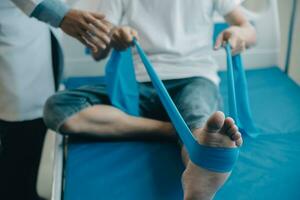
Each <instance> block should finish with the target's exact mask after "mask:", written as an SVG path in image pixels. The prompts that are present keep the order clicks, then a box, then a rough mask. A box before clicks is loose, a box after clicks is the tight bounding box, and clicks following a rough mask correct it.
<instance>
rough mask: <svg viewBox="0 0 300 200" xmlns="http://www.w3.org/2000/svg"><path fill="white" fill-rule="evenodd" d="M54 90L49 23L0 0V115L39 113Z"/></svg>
mask: <svg viewBox="0 0 300 200" xmlns="http://www.w3.org/2000/svg"><path fill="white" fill-rule="evenodd" d="M32 2H33V1H32ZM53 93H54V82H53V71H52V58H51V43H50V31H49V27H48V26H47V25H46V24H43V23H41V22H38V21H37V20H36V19H33V18H29V17H28V16H26V15H25V14H24V13H23V12H22V11H20V10H19V9H18V8H17V7H16V6H15V5H14V4H12V3H11V2H10V1H8V0H1V1H0V119H1V120H6V121H23V120H31V119H35V118H39V117H42V111H43V105H44V103H45V101H46V99H47V98H48V97H49V96H50V95H51V94H53Z"/></svg>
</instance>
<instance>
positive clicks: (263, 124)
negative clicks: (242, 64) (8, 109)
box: [63, 67, 300, 200]
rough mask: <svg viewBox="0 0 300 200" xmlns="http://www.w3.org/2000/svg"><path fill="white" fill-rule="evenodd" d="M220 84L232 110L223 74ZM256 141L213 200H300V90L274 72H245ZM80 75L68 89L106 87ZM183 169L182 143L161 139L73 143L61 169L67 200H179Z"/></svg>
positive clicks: (245, 149) (250, 142)
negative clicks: (257, 134) (257, 128)
mask: <svg viewBox="0 0 300 200" xmlns="http://www.w3.org/2000/svg"><path fill="white" fill-rule="evenodd" d="M220 76H221V78H222V83H221V92H222V94H223V98H224V103H225V111H226V112H227V107H226V106H227V105H226V102H227V96H226V94H227V92H226V90H227V89H226V85H225V83H226V76H225V73H220ZM247 78H248V84H249V95H250V103H251V107H252V112H253V115H254V119H255V121H256V122H257V126H258V127H259V128H260V129H261V130H262V131H263V134H262V135H260V136H259V137H257V138H255V139H252V138H245V142H244V146H243V147H242V149H241V154H240V158H239V160H238V163H237V165H236V167H235V169H234V171H233V173H232V176H231V177H230V179H229V181H228V182H227V183H226V184H225V186H224V187H223V188H222V189H221V190H220V191H219V192H218V193H217V195H216V197H215V199H217V200H218V199H220V200H221V199H222V200H244V199H245V200H253V199H254V200H260V199H273V200H277V199H278V200H279V199H280V200H282V199H289V200H293V199H295V200H297V199H300V190H299V189H298V188H299V185H300V170H299V169H300V156H299V155H300V145H299V144H300V142H299V141H300V87H299V86H298V85H296V84H295V83H294V82H293V81H292V80H291V79H289V78H288V76H286V74H284V73H283V72H281V71H280V69H279V68H277V67H269V68H264V69H255V70H248V71H247ZM103 82H104V80H103V78H99V77H88V78H84V77H80V78H70V79H68V80H67V81H66V86H67V88H76V87H79V86H81V85H85V84H99V83H103ZM183 169H184V167H183V164H182V162H181V158H180V152H179V149H178V148H177V145H176V144H175V143H174V142H171V141H162V140H151V141H145V140H144V141H142V140H127V141H116V140H114V141H110V140H88V139H87V138H74V137H70V138H69V139H68V141H67V156H66V159H65V168H64V184H65V185H64V191H63V196H64V199H65V200H79V199H84V200H96V199H97V200H99V199H104V200H116V199H120V200H140V199H143V200H177V199H178V200H179V199H182V196H183V192H182V188H181V182H180V177H181V173H182V171H183Z"/></svg>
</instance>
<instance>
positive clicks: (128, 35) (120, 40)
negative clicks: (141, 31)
mask: <svg viewBox="0 0 300 200" xmlns="http://www.w3.org/2000/svg"><path fill="white" fill-rule="evenodd" d="M134 37H136V38H138V34H137V32H136V31H135V30H133V29H131V28H130V27H121V28H116V29H115V31H114V32H113V34H112V41H113V47H114V48H116V49H118V50H123V49H126V48H128V47H130V46H132V44H133V43H132V41H133V38H134Z"/></svg>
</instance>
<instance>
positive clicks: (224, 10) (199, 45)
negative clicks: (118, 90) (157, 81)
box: [98, 0, 241, 84]
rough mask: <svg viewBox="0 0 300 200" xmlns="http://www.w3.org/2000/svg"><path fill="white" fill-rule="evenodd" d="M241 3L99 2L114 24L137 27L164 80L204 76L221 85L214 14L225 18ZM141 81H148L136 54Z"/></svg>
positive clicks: (178, 0) (172, 0)
mask: <svg viewBox="0 0 300 200" xmlns="http://www.w3.org/2000/svg"><path fill="white" fill-rule="evenodd" d="M240 2H241V0H99V1H98V11H101V12H103V13H104V14H105V15H106V17H107V19H108V20H110V21H111V22H112V23H114V24H118V25H128V26H130V27H133V28H135V29H136V30H137V31H138V33H139V37H140V43H141V46H142V48H143V49H144V50H145V52H146V53H147V54H148V56H149V59H150V61H151V62H152V63H153V65H154V67H155V70H156V72H157V73H158V75H159V76H160V78H161V79H163V80H166V79H178V78H185V77H194V76H201V77H206V78H208V79H210V80H212V81H213V82H214V83H216V84H218V83H219V78H218V75H217V70H218V66H217V63H216V62H215V60H214V59H213V58H212V56H211V55H212V51H213V50H212V35H213V13H214V11H217V12H218V13H219V14H221V15H226V14H228V13H229V12H231V11H232V10H233V9H234V8H236V6H238V5H239V4H240ZM134 61H135V68H136V76H137V80H138V81H141V82H143V81H149V80H150V79H149V77H148V75H147V73H146V71H145V69H144V66H143V64H142V63H141V61H140V59H139V58H138V56H137V54H136V53H135V56H134Z"/></svg>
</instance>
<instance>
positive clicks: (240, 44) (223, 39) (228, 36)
mask: <svg viewBox="0 0 300 200" xmlns="http://www.w3.org/2000/svg"><path fill="white" fill-rule="evenodd" d="M237 32H238V31H237V30H232V29H230V28H229V29H227V30H225V31H223V32H222V33H220V34H219V35H218V37H217V39H216V42H215V46H214V49H215V50H218V49H220V47H221V46H225V45H226V43H229V45H230V47H231V53H232V55H236V54H239V53H241V52H243V51H245V49H246V42H245V41H244V40H243V39H241V38H240V37H239V35H238V33H237Z"/></svg>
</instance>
